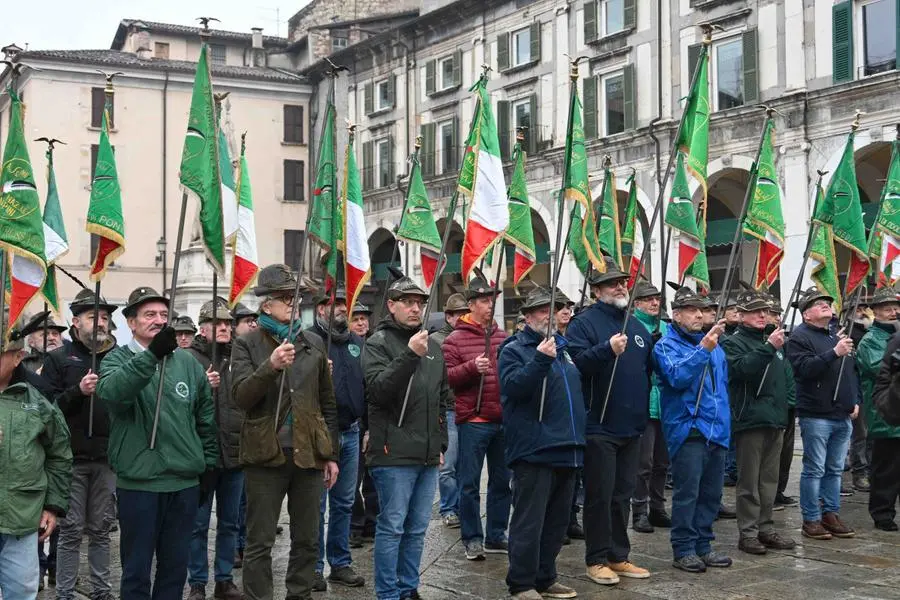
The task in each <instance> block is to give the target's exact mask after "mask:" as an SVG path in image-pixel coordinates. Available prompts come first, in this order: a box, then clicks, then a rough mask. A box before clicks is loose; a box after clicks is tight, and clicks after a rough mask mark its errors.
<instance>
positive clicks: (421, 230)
mask: <svg viewBox="0 0 900 600" xmlns="http://www.w3.org/2000/svg"><path fill="white" fill-rule="evenodd" d="M397 239H400V240H404V241H406V242H410V243H415V244H418V245H419V258H420V259H421V263H422V277H423V278H424V279H425V287H431V284H432V282H434V277H435V274H436V273H437V259H438V255H439V254H440V251H441V235H440V234H439V233H438V228H437V224H436V223H435V222H434V213H433V212H432V211H431V204H430V203H429V202H428V192H427V191H426V189H425V182H424V181H422V169H421V167H420V166H419V157H418V155H413V159H412V166H411V168H410V175H409V187H408V188H407V190H406V203H405V204H404V206H403V215H402V216H401V217H400V227H398V228H397Z"/></svg>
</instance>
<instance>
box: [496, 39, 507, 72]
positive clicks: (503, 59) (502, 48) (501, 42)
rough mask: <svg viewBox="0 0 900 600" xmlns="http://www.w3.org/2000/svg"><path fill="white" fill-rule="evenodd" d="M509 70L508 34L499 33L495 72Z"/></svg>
mask: <svg viewBox="0 0 900 600" xmlns="http://www.w3.org/2000/svg"><path fill="white" fill-rule="evenodd" d="M508 68H509V34H508V33H501V34H500V35H498V36H497V70H498V71H505V70H506V69H508Z"/></svg>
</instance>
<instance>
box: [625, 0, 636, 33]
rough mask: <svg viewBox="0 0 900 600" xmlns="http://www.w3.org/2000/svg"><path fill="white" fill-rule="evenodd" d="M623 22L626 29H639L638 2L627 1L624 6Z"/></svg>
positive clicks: (634, 0) (633, 0)
mask: <svg viewBox="0 0 900 600" xmlns="http://www.w3.org/2000/svg"><path fill="white" fill-rule="evenodd" d="M622 22H623V24H624V25H625V29H634V28H636V27H637V0H625V3H624V5H623V6H622Z"/></svg>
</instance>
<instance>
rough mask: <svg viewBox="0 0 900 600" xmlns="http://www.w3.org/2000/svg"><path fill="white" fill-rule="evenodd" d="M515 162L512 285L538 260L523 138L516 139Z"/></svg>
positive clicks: (511, 197) (511, 220)
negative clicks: (526, 178) (526, 176)
mask: <svg viewBox="0 0 900 600" xmlns="http://www.w3.org/2000/svg"><path fill="white" fill-rule="evenodd" d="M514 156H515V160H516V163H515V166H514V167H513V173H512V180H511V181H510V182H509V189H508V190H507V197H508V198H509V228H508V229H507V230H506V240H507V241H508V242H509V243H510V244H512V245H513V246H514V247H515V259H514V261H513V286H514V287H515V286H518V285H519V282H520V281H522V279H523V278H524V277H525V276H526V275H528V273H530V272H531V270H532V269H533V268H534V265H535V264H537V255H536V253H535V248H534V226H533V225H532V222H531V202H530V200H529V199H528V185H527V182H526V180H525V159H526V153H525V150H524V149H523V148H522V141H521V140H517V142H516V147H515V150H514Z"/></svg>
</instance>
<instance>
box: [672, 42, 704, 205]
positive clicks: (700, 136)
mask: <svg viewBox="0 0 900 600" xmlns="http://www.w3.org/2000/svg"><path fill="white" fill-rule="evenodd" d="M696 68H697V71H696V73H695V74H696V77H694V74H692V77H693V80H692V81H691V91H690V93H689V95H688V98H687V106H685V109H684V117H683V118H684V125H683V126H682V129H681V135H680V136H679V137H678V142H677V143H676V146H677V147H678V148H679V149H680V150H681V151H682V152H684V154H685V156H686V162H687V169H688V171H690V173H691V174H692V175H693V176H694V178H696V179H697V181H698V182H699V183H700V187H701V188H702V190H703V203H704V204H705V203H706V193H707V185H706V168H707V163H708V162H709V113H710V109H709V46H708V45H707V44H706V43H705V42H704V43H703V44H702V45H701V46H700V57H699V58H698V59H697V67H696Z"/></svg>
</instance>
